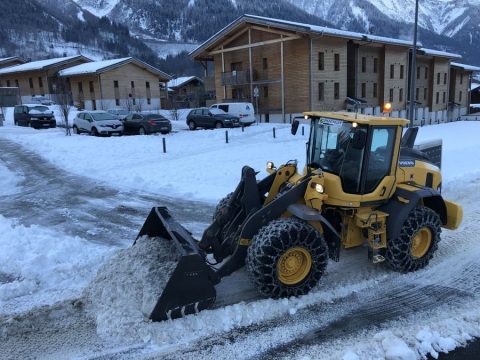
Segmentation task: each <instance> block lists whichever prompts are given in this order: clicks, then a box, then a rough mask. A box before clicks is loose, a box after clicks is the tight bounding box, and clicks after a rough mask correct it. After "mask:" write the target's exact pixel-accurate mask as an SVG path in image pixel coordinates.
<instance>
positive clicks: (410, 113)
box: [408, 0, 419, 127]
mask: <svg viewBox="0 0 480 360" xmlns="http://www.w3.org/2000/svg"><path fill="white" fill-rule="evenodd" d="M418 1H419V0H416V1H415V25H414V27H413V50H412V61H411V66H412V69H411V71H410V84H409V88H410V91H409V93H408V95H409V96H408V97H409V104H408V105H409V106H408V119H409V120H410V125H409V126H410V127H411V126H413V120H414V118H415V79H416V70H417V27H418Z"/></svg>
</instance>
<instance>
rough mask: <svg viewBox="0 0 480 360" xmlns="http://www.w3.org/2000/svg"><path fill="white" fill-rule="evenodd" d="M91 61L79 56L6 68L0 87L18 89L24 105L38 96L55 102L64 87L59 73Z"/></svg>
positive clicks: (2, 71)
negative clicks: (56, 95) (56, 96)
mask: <svg viewBox="0 0 480 360" xmlns="http://www.w3.org/2000/svg"><path fill="white" fill-rule="evenodd" d="M90 61H91V60H90V59H88V58H86V57H84V56H81V55H79V56H71V57H68V58H57V59H49V60H40V61H34V62H29V63H24V64H20V65H16V66H11V67H6V68H3V69H0V86H7V87H9V86H12V87H18V88H19V90H20V96H21V100H22V102H23V103H28V102H30V101H31V100H32V97H33V96H38V95H40V96H45V97H46V98H49V99H52V100H53V99H54V97H55V94H56V93H57V92H58V91H60V89H61V87H62V86H61V84H60V83H59V79H58V76H57V74H58V72H59V71H61V70H63V69H66V68H69V67H72V66H76V65H80V64H84V63H87V62H90ZM43 64H45V65H43Z"/></svg>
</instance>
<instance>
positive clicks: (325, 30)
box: [189, 15, 421, 57]
mask: <svg viewBox="0 0 480 360" xmlns="http://www.w3.org/2000/svg"><path fill="white" fill-rule="evenodd" d="M247 22H248V23H253V24H257V25H265V26H274V27H277V28H282V29H285V30H290V31H295V32H303V33H306V34H309V33H310V34H311V33H313V34H320V35H327V36H333V37H341V38H346V39H353V40H359V41H367V42H377V43H383V44H390V45H399V46H408V47H410V46H412V42H411V41H410V40H408V41H407V40H400V39H394V38H389V37H384V36H378V35H371V34H365V33H358V32H353V31H345V30H340V29H334V28H329V27H326V26H318V25H310V24H302V23H298V22H293V21H286V20H281V19H274V18H267V17H263V16H256V15H243V16H241V17H239V18H237V19H236V20H234V21H233V22H231V23H230V24H229V25H227V26H226V27H224V28H223V29H221V30H220V31H218V32H217V33H216V34H214V35H213V36H212V37H210V38H209V39H207V40H206V41H205V42H204V43H202V44H200V45H199V47H197V48H196V49H195V50H193V51H192V52H190V54H189V55H190V56H192V57H196V56H198V55H200V53H201V52H202V51H203V50H204V49H206V48H208V47H210V46H212V45H214V44H215V43H216V42H217V41H218V40H220V39H221V38H222V37H223V36H224V35H225V34H227V33H229V32H231V31H233V30H235V29H237V28H238V27H240V26H242V25H243V24H245V23H247ZM420 45H421V44H420Z"/></svg>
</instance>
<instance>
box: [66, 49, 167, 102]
mask: <svg viewBox="0 0 480 360" xmlns="http://www.w3.org/2000/svg"><path fill="white" fill-rule="evenodd" d="M60 77H61V78H63V79H64V80H65V82H66V83H67V87H68V89H69V91H70V93H71V97H72V101H73V103H74V104H75V105H76V106H78V107H79V108H81V109H87V110H107V109H110V108H115V107H122V108H125V109H127V110H132V111H133V110H135V111H142V110H157V109H160V108H161V101H160V83H165V82H167V81H168V80H170V78H171V77H170V76H169V75H167V74H165V73H163V72H162V71H160V70H158V69H156V68H154V67H152V66H149V65H147V64H145V63H143V62H141V61H140V60H137V59H134V58H124V59H117V60H106V61H99V62H94V63H90V64H88V66H78V67H72V68H69V69H66V70H65V71H62V72H60Z"/></svg>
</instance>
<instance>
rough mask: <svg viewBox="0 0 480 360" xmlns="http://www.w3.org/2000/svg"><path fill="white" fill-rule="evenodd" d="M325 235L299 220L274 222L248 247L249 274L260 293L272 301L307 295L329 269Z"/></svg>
mask: <svg viewBox="0 0 480 360" xmlns="http://www.w3.org/2000/svg"><path fill="white" fill-rule="evenodd" d="M327 262H328V247H327V244H326V243H325V239H324V238H323V236H322V235H321V234H320V233H319V232H318V231H317V230H316V229H315V228H314V227H312V226H311V225H309V224H307V223H306V222H304V221H302V220H300V219H298V218H294V217H292V218H287V219H277V220H273V221H272V222H270V223H269V224H267V225H265V226H264V227H262V228H261V229H260V231H259V232H258V234H257V235H255V236H254V237H253V241H252V245H250V247H249V248H248V251H247V258H246V264H247V269H248V272H249V273H250V277H251V278H252V280H253V282H254V283H255V285H256V286H257V288H258V290H259V291H260V293H262V294H263V295H266V296H270V297H273V298H281V297H289V296H299V295H304V294H306V293H308V292H309V291H310V290H311V289H312V288H313V287H315V285H317V283H318V281H319V280H320V278H321V277H322V275H323V273H324V272H325V268H326V267H327Z"/></svg>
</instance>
